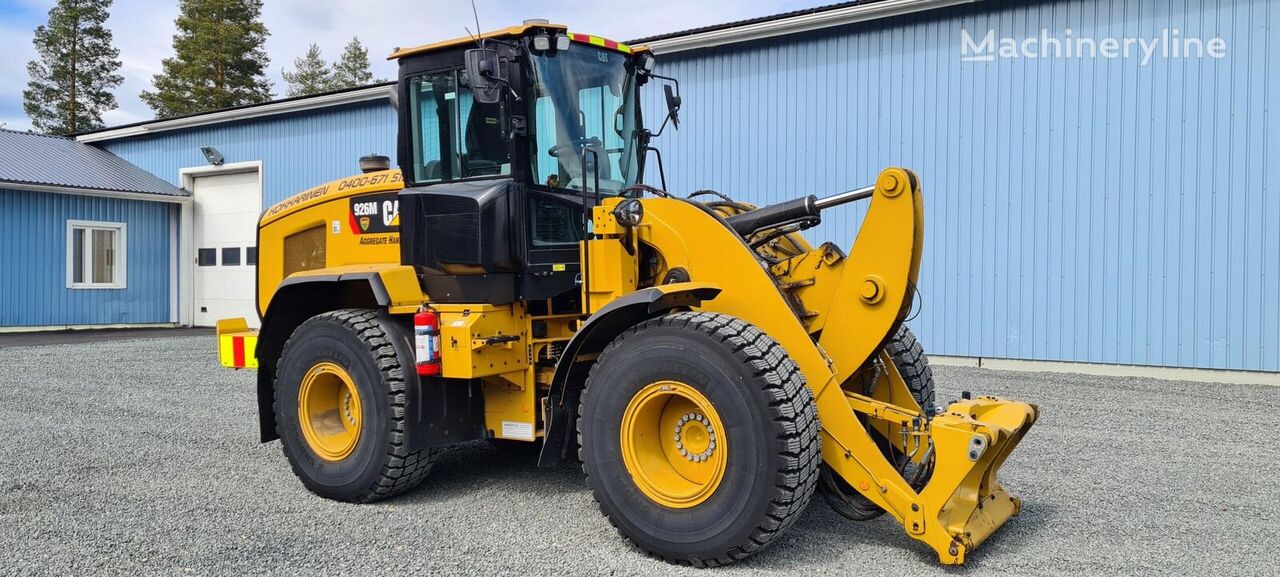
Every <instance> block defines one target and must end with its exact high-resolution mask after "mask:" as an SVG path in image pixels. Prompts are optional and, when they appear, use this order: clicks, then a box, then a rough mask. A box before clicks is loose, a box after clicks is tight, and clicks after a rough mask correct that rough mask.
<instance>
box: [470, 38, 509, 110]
mask: <svg viewBox="0 0 1280 577" xmlns="http://www.w3.org/2000/svg"><path fill="white" fill-rule="evenodd" d="M466 63H467V81H468V82H470V83H471V94H472V95H473V96H474V97H475V99H476V102H479V103H480V104H494V103H496V102H498V99H499V96H500V95H501V94H502V88H503V86H505V84H506V78H505V77H503V76H502V63H501V60H499V59H498V51H497V50H490V49H487V48H472V49H471V50H468V51H467V52H466Z"/></svg>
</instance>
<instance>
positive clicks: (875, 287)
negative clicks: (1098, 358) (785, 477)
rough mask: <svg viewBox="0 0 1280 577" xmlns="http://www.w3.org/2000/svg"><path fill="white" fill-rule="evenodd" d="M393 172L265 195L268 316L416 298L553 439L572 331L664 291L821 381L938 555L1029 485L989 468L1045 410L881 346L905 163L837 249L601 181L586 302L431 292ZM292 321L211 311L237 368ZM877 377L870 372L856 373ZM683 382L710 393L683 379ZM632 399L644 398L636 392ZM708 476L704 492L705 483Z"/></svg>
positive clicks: (527, 427)
mask: <svg viewBox="0 0 1280 577" xmlns="http://www.w3.org/2000/svg"><path fill="white" fill-rule="evenodd" d="M553 28H554V27H553ZM554 29H555V30H559V29H560V28H554ZM523 33H525V28H522V27H515V28H511V29H506V30H503V31H499V32H497V33H493V36H492V37H494V38H508V37H518V36H519V35H521V34H523ZM573 36H574V38H573V40H574V41H575V42H582V43H588V44H592V45H596V46H607V47H608V48H609V49H611V50H616V51H619V52H625V53H627V54H631V53H632V52H638V51H641V50H643V49H642V48H629V47H626V46H625V45H619V44H617V43H613V42H609V41H605V40H603V39H599V38H596V37H587V36H582V35H573ZM459 42H461V41H449V42H445V43H440V44H438V45H427V46H423V47H418V48H411V49H406V50H402V51H401V52H400V53H398V54H419V53H423V52H431V51H433V50H438V49H441V47H442V46H448V47H455V46H456V45H459V44H458V43H459ZM468 42H470V40H468ZM403 187H404V183H403V182H402V178H401V173H400V171H398V170H385V171H380V172H371V173H366V174H362V175H358V176H353V177H349V178H345V179H340V180H337V181H333V182H330V183H327V184H324V185H321V186H317V187H315V188H312V189H310V190H307V191H304V192H302V193H300V194H298V195H295V196H293V197H290V198H288V199H286V200H284V201H283V202H280V203H278V204H276V205H274V206H272V207H270V208H269V209H267V210H266V211H265V212H264V214H263V216H262V219H261V221H260V224H259V240H258V246H259V262H258V286H257V291H258V309H259V313H260V315H261V316H262V317H263V319H264V327H265V326H266V321H267V320H270V319H272V318H274V317H273V313H275V312H277V311H281V310H284V311H287V314H286V316H287V317H289V318H288V319H287V323H286V322H285V321H278V322H276V323H275V325H273V326H276V327H281V326H285V327H289V328H288V330H292V327H295V326H297V325H298V324H299V323H301V322H302V321H303V320H305V318H307V316H308V315H312V314H315V313H322V312H325V311H327V310H337V309H346V308H364V309H375V310H378V311H379V314H383V313H385V314H386V315H389V317H390V318H393V319H396V322H403V323H406V324H408V323H409V320H410V318H411V317H412V316H413V315H415V314H416V313H420V312H422V311H430V312H431V313H432V314H435V315H438V322H439V333H438V337H439V344H438V347H439V355H440V367H441V369H440V371H441V372H440V374H439V376H440V377H442V378H444V379H447V380H451V381H449V382H457V383H467V384H466V385H462V384H460V385H459V386H466V387H473V388H469V389H467V390H469V391H479V393H480V394H481V395H482V397H483V409H482V415H483V416H482V420H483V425H482V426H483V429H484V430H485V431H487V435H488V436H489V437H491V438H496V439H508V440H514V441H529V442H531V441H536V440H539V439H542V438H544V437H548V429H549V427H550V426H551V425H550V423H551V413H552V411H553V410H554V409H555V407H556V405H557V404H558V403H564V402H565V401H564V398H563V396H561V397H557V396H556V395H554V394H553V393H554V392H555V391H556V390H557V387H563V386H565V383H564V382H563V379H564V377H563V374H562V371H560V369H561V368H562V367H563V366H566V365H580V366H589V365H590V364H591V363H593V362H594V360H595V357H596V356H597V355H598V354H599V349H596V350H595V351H594V352H589V353H578V352H574V351H575V350H576V349H573V348H572V344H573V342H574V341H575V336H577V335H578V333H579V331H580V330H581V329H582V328H583V327H584V326H587V325H588V324H590V322H591V321H592V319H594V318H597V317H599V316H601V315H605V314H608V313H609V312H610V308H611V306H613V305H614V304H615V303H618V302H620V301H623V300H626V299H627V298H628V297H629V296H631V295H635V294H636V293H638V292H639V291H650V292H655V293H658V294H660V295H661V298H663V299H668V300H669V302H667V303H666V305H665V306H666V308H665V309H663V310H661V311H659V312H658V313H656V314H663V313H664V312H670V311H680V310H698V311H708V312H715V313H722V314H725V315H730V316H732V317H736V318H738V319H741V320H743V321H746V322H747V323H750V324H751V325H754V326H755V327H757V328H759V329H760V330H761V331H762V332H763V333H765V334H767V335H768V336H769V337H770V338H772V339H773V340H774V341H776V342H777V343H778V344H779V345H781V347H782V349H783V350H785V352H786V354H787V355H788V356H790V357H791V359H792V360H793V361H794V362H795V363H796V364H797V365H798V367H799V368H800V370H801V372H802V373H803V376H804V380H805V383H806V385H807V387H808V388H809V390H810V391H811V393H812V397H813V402H814V404H815V406H816V409H817V415H818V420H819V422H820V427H821V429H820V430H821V432H820V435H821V443H822V444H821V451H822V457H823V461H824V462H825V464H826V466H827V467H828V468H829V469H830V471H831V472H832V473H833V474H835V475H837V476H838V477H839V478H840V479H842V480H843V481H844V482H845V483H847V484H848V485H849V486H850V487H852V488H853V489H854V490H856V491H857V493H858V494H859V495H861V496H862V497H864V498H865V499H867V500H868V501H870V502H871V503H874V504H875V505H876V506H878V507H880V508H882V509H883V510H884V511H886V512H888V513H889V514H890V515H891V516H892V517H893V518H895V519H896V520H897V521H898V522H899V523H901V525H902V526H903V527H904V529H905V531H906V533H907V534H908V535H910V536H911V537H913V538H915V539H917V540H920V541H922V542H924V543H926V544H928V546H929V547H931V548H932V549H933V550H934V551H936V552H937V554H938V556H939V559H940V560H941V561H942V562H943V563H946V564H960V563H963V562H964V560H965V557H966V555H967V554H968V553H969V552H971V551H972V550H973V549H974V548H975V547H977V546H978V545H979V544H981V543H982V542H983V541H984V540H985V539H987V538H988V537H989V536H990V535H991V534H992V533H993V532H994V531H995V530H996V529H998V528H999V527H1000V526H1001V525H1003V524H1004V523H1005V522H1006V521H1007V520H1008V519H1009V518H1010V517H1012V516H1014V515H1016V514H1017V513H1018V512H1019V509H1020V506H1021V502H1020V501H1019V499H1018V498H1017V497H1014V496H1012V495H1011V494H1010V493H1008V492H1007V491H1006V490H1005V489H1004V487H1003V486H1002V485H1001V484H1000V482H999V481H998V480H997V476H996V474H997V471H998V470H999V468H1000V467H1001V465H1002V464H1003V463H1004V462H1005V460H1006V458H1007V457H1008V456H1009V454H1010V452H1011V451H1012V450H1013V448H1014V447H1015V446H1016V445H1017V444H1018V442H1019V441H1020V440H1021V438H1022V437H1023V435H1024V434H1025V433H1026V431H1027V430H1028V428H1029V427H1030V426H1031V425H1032V424H1033V423H1034V422H1035V420H1036V418H1037V415H1038V409H1037V407H1036V406H1035V405H1032V404H1028V403H1023V402H1017V401H1010V400H1005V399H999V398H994V397H977V398H972V399H969V398H966V399H964V400H961V401H957V402H955V403H952V404H951V405H950V406H947V407H945V408H944V409H942V410H941V412H940V413H939V414H936V415H931V414H926V412H925V411H926V408H922V407H921V406H920V405H919V404H918V403H917V402H916V400H915V399H914V398H913V396H912V392H911V390H910V389H909V387H908V386H907V384H906V383H905V382H904V379H903V377H902V375H901V374H899V372H898V369H897V368H896V367H895V365H894V363H893V362H892V360H891V359H890V357H889V354H888V353H887V352H886V350H885V344H886V341H887V340H888V338H889V337H890V336H891V335H892V334H893V333H894V331H895V330H896V329H897V328H898V327H899V326H900V324H901V323H902V322H903V321H904V319H905V318H906V316H907V314H908V313H909V311H910V308H911V301H912V299H913V297H914V290H915V288H914V287H915V285H916V283H917V280H918V276H919V272H920V263H921V255H922V253H923V250H924V200H923V195H922V193H921V190H920V186H919V180H918V178H917V177H916V175H915V174H914V173H912V172H910V171H908V170H905V169H900V168H890V169H887V170H885V171H883V172H882V173H881V174H880V175H879V177H878V179H877V181H876V183H875V186H874V191H873V192H871V193H870V195H869V196H870V207H869V209H868V211H867V215H866V217H865V220H864V221H863V222H862V223H861V226H860V228H859V232H858V236H857V239H856V240H855V242H854V243H853V244H852V246H851V247H850V248H849V249H848V253H847V254H846V253H845V252H844V250H842V249H841V248H839V247H836V246H834V245H830V244H824V245H822V246H817V247H813V246H811V245H810V244H809V243H808V242H807V241H805V240H804V239H803V237H801V236H800V235H799V234H798V233H795V232H789V233H787V234H782V235H779V236H775V237H772V238H765V239H762V240H760V241H759V242H752V238H751V237H748V238H744V237H743V236H742V235H741V234H739V233H738V232H737V231H735V229H734V228H732V227H731V226H729V225H728V224H727V221H726V220H725V217H729V216H732V215H733V214H734V213H735V212H741V211H742V210H749V209H751V208H753V207H749V206H743V205H738V206H739V208H737V209H723V208H722V209H717V210H709V209H708V208H707V207H706V206H704V205H702V204H700V203H698V202H696V201H692V200H689V199H682V198H675V197H670V196H666V195H665V194H660V195H656V196H652V197H644V198H622V197H618V196H607V195H606V196H604V197H602V199H601V203H600V204H599V205H597V206H595V207H594V208H593V209H592V214H591V216H592V218H591V227H592V228H591V233H590V234H589V235H588V238H587V240H584V241H581V242H580V243H579V256H580V259H579V262H580V264H581V271H582V274H581V284H580V287H581V299H580V301H579V302H580V303H581V305H580V309H579V310H572V311H565V310H557V309H556V308H555V307H553V306H552V305H551V303H550V301H523V300H517V302H513V303H506V304H491V303H488V302H482V301H479V300H477V301H476V302H457V299H451V300H450V302H447V303H444V302H435V301H433V299H432V298H431V296H430V295H429V294H427V291H426V290H425V289H424V288H423V287H424V286H425V285H424V283H423V282H421V278H420V271H418V270H416V269H415V267H414V266H412V265H410V264H406V263H404V262H403V260H402V259H403V258H406V257H402V254H401V252H402V251H401V246H400V244H401V238H400V218H401V215H400V213H399V199H398V196H397V192H398V191H400V190H401V189H402V188H403ZM623 203H638V205H639V209H640V210H639V211H638V212H639V213H640V216H639V217H638V218H637V220H636V221H635V222H627V223H625V224H624V223H622V222H620V221H619V218H620V217H618V216H616V215H617V214H618V209H619V208H620V206H621V205H622V204H623ZM632 208H633V209H634V208H635V207H634V206H633V207H632ZM633 212H636V211H634V210H633ZM561 270H563V269H561ZM676 273H680V274H676ZM672 279H674V280H672ZM691 295H702V296H698V297H697V298H694V297H693V296H691ZM681 299H685V300H681ZM279 314H285V313H279ZM424 314H425V313H424ZM277 316H278V315H277ZM277 330H280V329H278V328H277ZM618 330H619V332H620V331H621V330H622V329H621V328H620V329H618ZM262 336H263V337H264V339H265V337H266V335H265V333H264V335H262ZM287 336H288V333H287V332H286V333H283V334H280V335H274V336H272V337H271V340H272V341H273V342H275V343H277V344H276V345H275V348H270V349H264V347H263V346H262V345H261V344H260V343H258V340H259V335H258V333H257V332H256V331H251V330H249V329H248V328H247V325H246V323H245V322H244V321H243V320H242V319H228V320H224V321H220V322H219V323H218V342H219V352H220V358H221V360H222V363H223V364H224V365H225V366H229V367H235V368H254V367H258V366H259V365H261V366H262V367H263V369H264V372H265V371H274V367H275V366H276V363H277V361H278V360H279V358H278V357H279V356H280V343H282V341H283V339H284V337H287ZM609 338H612V337H609ZM255 343H257V344H258V346H257V347H256V349H255V346H254V345H255ZM566 347H569V348H568V350H569V351H570V352H568V353H565V352H564V351H565V350H566ZM255 351H256V353H255ZM264 351H265V353H264ZM259 355H263V358H258V356H259ZM557 363H558V364H557ZM558 379H559V381H558ZM339 380H340V379H339ZM263 382H265V383H267V384H266V387H267V388H266V394H268V395H269V394H270V387H271V380H270V377H268V378H267V379H266V380H265V381H263V380H260V385H259V386H260V389H259V402H260V406H268V407H269V406H270V399H269V398H267V399H265V400H264V398H263V396H262V395H263V394H264V392H263V391H264V389H263V388H262V387H263V385H262V384H261V383H263ZM324 382H336V381H333V379H329V380H328V381H324ZM344 382H345V381H344ZM868 382H870V383H872V384H873V386H870V387H867V386H865V384H866V383H868ZM346 385H348V386H350V383H346ZM676 385H679V386H683V387H686V388H687V387H688V385H685V384H676ZM676 385H670V386H669V387H668V388H669V389H672V390H674V389H673V387H674V388H678V387H677V386H676ZM855 385H856V386H855ZM334 386H335V387H336V385H334ZM664 390H665V389H664ZM867 391H872V392H870V393H868V392H867ZM684 398H685V399H686V400H688V402H689V403H692V404H693V405H697V404H698V403H703V404H707V403H706V402H704V401H705V399H702V398H701V397H699V393H697V392H696V391H694V390H690V391H689V392H688V394H686V395H684ZM699 399H701V400H699ZM422 402H429V401H422ZM263 403H266V404H265V405H264V404H263ZM637 403H639V404H638V405H637V406H638V407H640V408H638V409H637V411H638V413H643V412H644V411H645V410H646V409H645V408H644V407H645V405H644V403H643V402H641V401H637ZM705 412H707V413H709V414H711V415H713V416H714V412H713V411H709V410H708V411H705ZM271 422H274V421H271ZM708 422H710V421H708ZM263 423H264V433H263V435H264V436H263V439H264V440H270V439H271V438H273V437H270V436H268V432H267V428H266V427H267V426H268V424H270V423H269V422H268V421H267V420H265V418H264V421H263ZM717 423H718V421H717ZM873 432H875V433H876V435H877V436H878V437H880V438H881V439H888V440H889V442H892V443H895V444H896V446H895V448H896V449H897V450H899V451H900V452H901V454H903V455H907V456H908V458H909V459H910V460H911V461H912V462H914V463H916V464H917V466H925V465H928V466H929V467H931V469H930V471H931V476H930V477H929V478H928V482H927V484H924V485H923V486H920V485H913V483H912V482H911V481H909V480H908V479H907V478H905V477H904V474H903V470H902V469H900V468H899V466H896V465H895V464H893V463H891V462H890V461H889V460H888V459H887V458H886V457H885V455H884V453H883V452H882V447H881V446H880V445H878V444H877V441H876V440H875V438H873V434H872V433H873ZM548 438H549V437H548ZM637 439H639V440H637V441H636V442H637V443H642V442H643V439H642V438H641V437H637ZM335 443H336V442H335ZM339 445H341V444H335V446H339ZM708 446H709V445H708ZM340 448H346V449H349V447H347V446H346V445H341V446H340ZM723 454H724V453H723V452H721V453H720V455H723ZM716 458H718V459H723V457H716ZM719 465H723V462H720V463H719ZM720 468H721V469H723V467H722V466H721V467H720ZM717 479H718V477H717ZM714 480H715V479H712V481H714ZM707 486H709V487H712V490H713V489H714V486H715V483H714V482H708V484H707ZM650 492H652V493H655V494H661V493H662V489H661V487H658V488H656V489H653V490H652V491H650ZM658 501H659V502H660V503H669V505H668V506H671V507H677V508H678V507H684V506H690V505H691V504H696V503H697V502H700V501H697V500H691V501H689V500H681V498H675V497H670V496H662V497H660V498H659V499H658Z"/></svg>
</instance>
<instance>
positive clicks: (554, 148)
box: [547, 136, 604, 158]
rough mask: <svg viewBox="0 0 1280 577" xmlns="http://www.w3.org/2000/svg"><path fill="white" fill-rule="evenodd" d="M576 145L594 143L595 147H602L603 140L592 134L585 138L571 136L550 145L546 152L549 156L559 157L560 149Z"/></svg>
mask: <svg viewBox="0 0 1280 577" xmlns="http://www.w3.org/2000/svg"><path fill="white" fill-rule="evenodd" d="M577 145H585V146H584V148H586V147H589V146H591V145H595V146H596V147H597V148H604V142H602V141H601V140H600V139H599V138H596V137H594V136H589V137H585V138H571V139H569V140H567V141H565V142H561V143H559V144H556V145H555V146H552V147H551V148H548V149H547V154H549V155H551V158H560V151H561V150H564V149H566V148H572V147H574V146H577Z"/></svg>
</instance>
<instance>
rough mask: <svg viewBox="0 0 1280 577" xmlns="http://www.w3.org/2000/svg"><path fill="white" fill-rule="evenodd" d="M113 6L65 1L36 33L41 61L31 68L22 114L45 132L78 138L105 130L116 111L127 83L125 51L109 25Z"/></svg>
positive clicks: (102, 0) (98, 0) (105, 0)
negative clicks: (105, 119) (119, 90)
mask: <svg viewBox="0 0 1280 577" xmlns="http://www.w3.org/2000/svg"><path fill="white" fill-rule="evenodd" d="M110 7H111V0H59V1H58V3H57V4H55V5H54V6H53V8H51V9H49V22H48V24H44V25H41V26H38V27H36V31H35V40H33V41H32V43H33V44H35V48H36V53H37V54H38V55H39V56H38V57H37V58H36V59H35V60H32V61H31V62H28V63H27V75H28V76H29V77H30V79H29V80H28V81H27V89H26V90H23V91H22V109H23V111H25V112H26V113H27V117H28V118H30V119H31V126H32V127H33V128H35V129H36V130H38V131H40V132H48V133H51V134H72V133H75V132H79V131H82V130H91V129H94V128H101V127H102V113H103V112H106V111H108V110H113V109H115V108H116V106H117V104H116V97H115V95H114V94H112V93H111V90H112V89H114V88H116V87H117V86H120V83H121V82H122V81H123V80H124V79H123V78H122V77H121V76H120V75H119V74H116V71H118V70H120V60H118V58H119V57H120V50H118V49H117V48H116V47H114V46H112V45H111V31H110V30H107V28H106V26H105V25H104V24H105V23H106V21H107V16H108V14H107V9H108V8H110Z"/></svg>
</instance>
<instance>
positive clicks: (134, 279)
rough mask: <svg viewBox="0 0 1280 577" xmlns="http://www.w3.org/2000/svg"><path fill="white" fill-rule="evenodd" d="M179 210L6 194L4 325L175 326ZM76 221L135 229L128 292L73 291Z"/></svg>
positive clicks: (0, 222) (0, 280)
mask: <svg viewBox="0 0 1280 577" xmlns="http://www.w3.org/2000/svg"><path fill="white" fill-rule="evenodd" d="M171 207H172V205H170V204H168V203H163V202H148V201H141V200H121V199H115V198H99V197H91V196H76V195H69V194H53V193H45V192H30V191H21V190H9V189H3V188H0V230H2V231H4V232H5V240H4V242H3V243H2V246H0V271H4V272H3V274H0V295H3V296H0V326H55V325H79V324H116V323H166V322H169V216H170V211H171V209H172V208H171ZM68 220H94V221H107V222H123V223H125V224H126V225H127V228H126V231H125V236H126V252H127V254H126V258H125V273H126V276H127V281H126V288H123V289H69V288H67V221H68Z"/></svg>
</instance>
